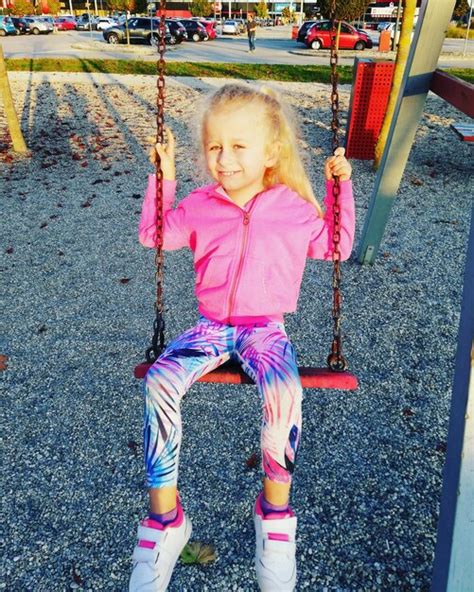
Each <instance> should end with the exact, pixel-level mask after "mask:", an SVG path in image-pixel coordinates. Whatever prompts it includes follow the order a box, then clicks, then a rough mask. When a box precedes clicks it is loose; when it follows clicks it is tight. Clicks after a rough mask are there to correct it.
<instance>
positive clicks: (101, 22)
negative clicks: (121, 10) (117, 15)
mask: <svg viewBox="0 0 474 592" xmlns="http://www.w3.org/2000/svg"><path fill="white" fill-rule="evenodd" d="M117 24H118V23H117V21H116V20H115V19H113V18H110V17H109V16H101V17H100V18H98V19H97V21H96V22H95V26H94V27H93V28H95V29H97V31H103V30H104V29H108V28H109V27H113V26H114V25H117Z"/></svg>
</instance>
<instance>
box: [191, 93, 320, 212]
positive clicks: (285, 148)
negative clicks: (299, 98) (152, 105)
mask: <svg viewBox="0 0 474 592" xmlns="http://www.w3.org/2000/svg"><path fill="white" fill-rule="evenodd" d="M242 105H245V106H248V108H249V109H251V108H252V106H253V105H258V106H261V107H262V108H263V110H264V114H265V117H266V124H267V134H268V138H267V140H268V145H269V147H270V146H272V145H275V143H276V142H278V143H279V145H280V151H279V156H278V160H277V163H276V164H275V166H273V167H271V168H268V169H267V170H266V171H265V176H264V179H263V183H264V186H265V188H269V187H272V186H273V185H276V184H277V183H283V184H284V185H286V186H287V187H289V188H290V189H293V191H296V192H297V193H298V194H299V195H300V196H301V197H302V198H303V199H304V200H306V201H307V202H309V203H311V204H313V205H314V206H315V207H316V209H317V210H318V213H319V214H320V215H321V207H320V205H319V203H318V201H317V199H316V197H315V195H314V193H313V189H312V187H311V183H310V182H309V179H308V175H307V174H306V171H305V168H304V166H303V162H302V160H301V156H300V153H299V150H298V140H297V132H296V129H295V125H294V123H293V121H294V117H292V114H290V113H289V110H288V108H287V107H286V106H284V105H283V103H282V102H281V101H280V99H279V97H278V95H277V93H276V92H275V91H273V90H272V89H269V88H261V89H260V90H256V89H254V88H252V87H250V86H244V85H242V84H225V85H224V86H222V87H221V88H220V89H219V90H217V91H216V92H215V93H214V94H213V95H212V96H211V98H210V100H209V102H208V103H207V108H206V110H205V111H204V115H203V118H202V127H201V140H202V142H203V144H204V141H205V137H204V135H205V127H206V122H207V119H208V117H209V116H210V115H212V113H213V112H214V111H216V110H217V109H220V108H223V107H224V108H232V107H233V106H235V107H241V106H242Z"/></svg>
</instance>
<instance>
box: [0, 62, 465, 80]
mask: <svg viewBox="0 0 474 592" xmlns="http://www.w3.org/2000/svg"><path fill="white" fill-rule="evenodd" d="M6 64H7V69H8V70H11V71H23V72H102V73H105V74H150V75H151V76H156V63H155V62H145V61H141V60H91V59H85V58H84V59H81V58H74V59H59V58H57V59H55V58H38V59H29V58H17V59H7V60H6ZM338 70H339V82H340V83H341V84H350V83H351V82H352V66H339V68H338ZM446 72H448V73H449V74H452V75H453V76H457V77H458V78H461V79H462V80H466V81H467V82H470V83H471V84H474V70H473V69H472V68H450V69H446ZM166 73H167V75H168V76H192V77H205V76H207V77H209V78H234V79H242V80H275V81H277V80H278V81H281V82H324V83H329V82H330V75H331V69H330V67H329V66H316V65H315V66H310V65H306V66H287V65H285V64H216V63H212V62H199V63H197V62H168V63H167V66H166Z"/></svg>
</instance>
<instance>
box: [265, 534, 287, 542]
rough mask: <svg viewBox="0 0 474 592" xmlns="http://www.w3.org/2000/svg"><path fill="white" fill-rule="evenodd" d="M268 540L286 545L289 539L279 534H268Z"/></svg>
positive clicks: (285, 535)
mask: <svg viewBox="0 0 474 592" xmlns="http://www.w3.org/2000/svg"><path fill="white" fill-rule="evenodd" d="M268 538H269V540H270V541H285V542H286V543H288V542H289V541H290V537H289V536H288V535H287V534H283V533H281V532H269V533H268Z"/></svg>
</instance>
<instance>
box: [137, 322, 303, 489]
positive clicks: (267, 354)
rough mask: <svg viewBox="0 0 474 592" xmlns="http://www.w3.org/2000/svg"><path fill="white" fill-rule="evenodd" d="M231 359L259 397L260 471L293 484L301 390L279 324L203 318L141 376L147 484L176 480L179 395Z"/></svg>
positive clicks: (289, 346) (290, 350)
mask: <svg viewBox="0 0 474 592" xmlns="http://www.w3.org/2000/svg"><path fill="white" fill-rule="evenodd" d="M230 358H233V359H236V360H237V361H238V362H240V364H241V365H242V367H243V369H244V370H245V372H246V373H247V374H248V375H249V376H250V377H251V378H252V379H253V380H254V381H255V384H256V385H257V388H258V391H259V393H260V396H261V398H262V411H263V421H262V432H261V448H262V468H263V471H264V473H265V475H266V476H267V477H268V478H269V479H271V480H272V481H276V482H279V483H288V482H289V481H291V475H292V473H293V469H294V465H295V461H296V451H297V449H298V444H299V441H300V437H301V399H302V389H301V382H300V378H299V375H298V369H297V366H296V359H295V352H294V349H293V346H292V344H291V343H290V341H289V339H288V337H287V335H286V332H285V329H284V326H283V324H281V323H276V322H270V323H267V324H266V325H263V326H261V325H258V326H253V325H240V326H236V327H233V326H230V325H224V324H222V323H218V322H214V321H210V320H208V319H206V318H204V317H201V319H200V321H199V322H198V324H197V325H196V326H195V327H193V328H192V329H189V330H188V331H186V332H185V333H183V334H182V335H180V336H179V337H178V338H176V339H175V340H174V341H173V342H171V343H170V344H169V345H168V347H167V348H166V350H165V351H164V352H163V354H162V355H161V356H160V357H159V358H158V360H157V361H156V362H155V363H154V364H153V366H152V367H151V368H150V370H149V372H148V374H147V376H146V379H145V385H144V389H145V426H144V449H145V464H146V472H147V484H148V487H153V488H154V487H167V486H172V485H176V484H177V479H178V458H179V450H180V445H181V433H182V426H181V414H180V402H181V398H182V397H183V395H184V394H185V393H186V391H188V390H189V388H190V387H191V385H192V384H193V383H194V382H195V381H196V380H197V379H198V378H200V377H201V376H202V375H203V374H206V373H207V372H210V371H211V370H214V369H215V368H217V367H218V366H220V365H221V364H223V363H224V362H226V361H227V360H229V359H230Z"/></svg>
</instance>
